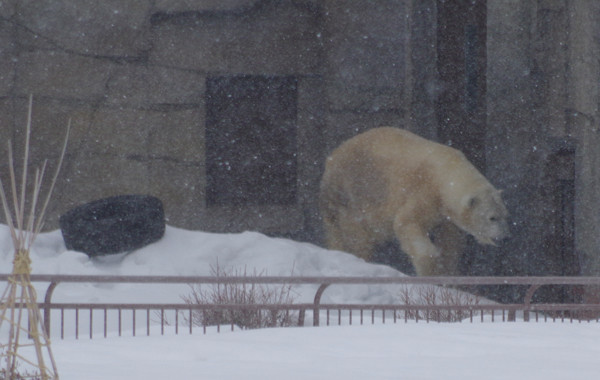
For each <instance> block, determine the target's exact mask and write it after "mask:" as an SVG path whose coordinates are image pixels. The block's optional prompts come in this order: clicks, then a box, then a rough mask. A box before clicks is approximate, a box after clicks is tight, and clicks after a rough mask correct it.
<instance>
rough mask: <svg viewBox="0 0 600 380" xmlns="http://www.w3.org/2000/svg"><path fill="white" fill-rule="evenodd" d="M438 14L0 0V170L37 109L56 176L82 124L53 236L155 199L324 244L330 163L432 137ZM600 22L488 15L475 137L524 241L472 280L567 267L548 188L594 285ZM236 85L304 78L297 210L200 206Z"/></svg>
mask: <svg viewBox="0 0 600 380" xmlns="http://www.w3.org/2000/svg"><path fill="white" fill-rule="evenodd" d="M439 2H440V0H405V1H372V2H368V4H367V5H365V2H363V1H359V0H356V1H337V0H300V1H298V0H295V1H291V0H283V1H266V0H197V1H194V0H177V1H172V0H154V1H150V0H147V1H138V0H135V1H134V0H110V1H102V2H98V1H88V0H82V1H76V2H74V1H68V0H54V1H48V2H40V1H33V0H27V1H24V0H20V1H18V0H8V1H3V2H1V3H0V125H1V128H0V139H1V140H2V141H0V155H1V156H0V173H1V174H2V175H3V178H4V177H6V174H7V173H6V172H7V164H6V160H5V159H4V157H6V140H7V139H11V140H13V142H14V145H15V147H16V148H15V150H16V153H17V155H20V154H21V145H22V136H23V133H22V132H23V128H24V123H25V118H26V106H27V98H28V96H29V94H33V95H34V97H35V100H34V114H33V128H34V138H33V141H32V152H33V157H32V160H33V162H34V163H37V164H40V163H41V162H42V160H43V159H44V158H49V159H51V166H52V164H53V163H54V161H53V159H55V158H56V156H57V155H58V151H59V149H60V145H61V142H62V138H63V133H64V131H65V125H66V123H67V120H68V119H69V118H70V119H71V120H72V125H73V129H72V135H71V140H70V144H69V149H68V156H67V161H66V162H65V165H64V168H63V172H62V174H61V177H60V181H59V183H58V186H57V189H56V194H55V197H54V199H53V202H52V203H51V205H50V209H49V215H48V216H49V218H48V224H47V228H48V229H52V228H56V227H57V219H58V216H59V215H60V214H61V213H63V212H65V211H67V210H68V209H70V208H71V207H73V206H76V205H78V204H82V203H84V202H87V201H91V200H94V199H97V198H101V197H106V196H110V195H117V194H124V193H145V194H152V195H155V196H158V197H159V198H160V199H162V200H163V202H164V204H165V210H166V214H167V218H168V223H169V224H171V225H174V226H179V227H184V228H190V229H203V230H208V231H218V232H236V231H243V230H246V229H250V230H258V231H262V232H265V233H269V234H273V235H284V236H290V237H294V238H298V239H302V240H308V241H313V242H320V237H319V231H320V223H319V216H318V212H317V200H316V193H317V189H318V182H319V178H320V176H321V173H322V170H323V162H324V159H325V157H326V156H327V154H328V153H329V152H330V151H331V150H332V149H333V148H335V147H336V146H337V145H339V144H340V143H341V142H342V141H343V140H345V139H347V138H349V137H351V136H353V135H355V134H357V133H359V132H361V131H364V130H366V129H369V128H372V127H377V126H381V125H392V126H404V127H406V128H409V129H411V130H413V131H416V132H418V133H420V134H421V135H423V136H425V137H428V138H433V139H436V138H437V137H438V133H439V132H440V130H441V129H440V125H439V118H440V117H441V116H443V112H440V91H442V90H443V88H444V85H447V84H444V83H441V81H440V75H439V69H440V68H439V67H438V64H439V60H438V58H439V57H438V55H439V49H440V46H441V45H440V44H439V43H438V42H439V41H438V40H439V39H440V38H442V39H443V38H445V37H444V31H443V30H442V31H440V30H438V23H439V22H440V21H439V17H440V15H439V14H438V8H439V7H438V6H439V5H440V4H439ZM479 4H480V3H479ZM599 8H600V6H599V5H597V4H596V2H585V1H576V0H561V1H557V0H536V1H514V0H494V1H489V0H488V1H487V9H486V14H487V15H486V16H485V17H487V28H486V30H485V33H482V34H480V36H486V37H485V38H486V39H487V40H486V46H487V50H486V52H485V57H479V59H482V58H483V59H485V62H486V63H485V65H484V66H485V68H484V69H485V77H486V79H485V84H486V86H485V87H486V88H485V92H482V93H484V94H485V107H484V108H486V117H485V118H484V119H485V123H483V124H486V125H481V126H473V127H472V128H465V131H471V132H472V131H473V130H474V129H476V130H477V132H478V133H480V132H481V131H479V128H484V129H485V131H484V132H485V133H484V135H485V143H484V145H485V147H484V148H483V149H484V152H471V153H473V154H475V155H477V157H483V156H485V157H484V158H485V159H484V160H483V159H482V162H485V165H482V167H483V166H485V167H486V170H485V171H486V173H485V174H486V175H487V176H488V177H489V178H490V179H491V180H492V182H493V183H494V184H496V185H497V186H498V187H500V188H503V189H505V198H506V200H507V204H508V207H509V209H510V211H511V214H512V216H513V222H514V231H515V234H514V238H513V239H512V240H511V242H509V243H508V244H507V245H505V246H504V247H502V248H498V249H490V250H488V251H487V253H486V255H481V254H479V251H478V254H477V255H475V256H477V257H478V260H480V261H481V264H482V265H483V267H484V269H482V270H479V272H478V273H479V274H486V273H493V274H536V273H554V271H556V268H558V267H559V266H560V264H561V263H560V260H561V259H560V258H559V257H558V256H556V255H554V256H552V255H551V254H548V252H550V251H551V250H552V245H553V244H552V242H553V241H555V240H553V239H555V238H556V236H558V235H560V234H559V232H557V231H558V228H559V226H558V223H559V221H557V220H556V218H555V215H556V207H555V206H556V205H555V204H552V202H555V201H556V194H554V193H553V191H548V189H549V186H548V183H550V182H552V181H555V182H556V181H558V182H560V181H566V182H565V183H567V184H569V183H574V187H575V191H574V198H573V201H572V202H571V203H572V205H571V206H572V207H571V209H572V210H573V211H572V212H573V215H572V218H571V216H569V218H571V219H573V231H574V232H573V235H574V238H573V239H574V249H575V250H576V251H577V254H578V257H579V258H581V261H582V263H583V264H582V266H581V268H583V271H584V273H586V274H598V273H600V259H599V257H600V256H599V255H598V248H597V247H598V245H599V244H600V241H599V239H600V238H599V236H600V212H599V211H600V204H599V202H598V200H597V194H598V188H599V186H600V182H599V179H600V174H599V173H598V170H597V168H598V167H599V164H600V162H599V161H600V149H599V148H598V146H600V141H599V139H600V137H598V129H599V125H598V120H600V115H598V105H599V104H600V99H599V95H598V83H599V82H600V81H599V79H600V68H599V63H598V59H597V57H598V55H599V54H598V50H599V46H600V37H599V36H600V31H599V26H598V23H597V22H595V20H598V19H599V18H600V9H599ZM447 16H448V15H445V16H444V17H446V18H447V19H450V18H448V17H447ZM454 32H456V31H454ZM454 37H456V36H454ZM458 37H460V36H458ZM458 40H460V39H458ZM444 46H447V45H444ZM459 61H460V60H458V61H457V62H459ZM460 71H461V70H457V72H460ZM464 71H467V70H466V68H465V70H464ZM227 75H265V76H278V75H279V76H294V78H296V79H297V83H298V87H297V104H296V107H297V120H296V126H297V133H298V136H297V163H298V165H297V168H298V169H297V170H298V172H297V177H298V178H297V189H298V194H297V201H296V203H295V204H291V205H248V206H212V207H207V206H206V202H205V188H206V185H207V179H206V163H205V157H206V147H205V140H204V136H205V125H206V112H207V110H206V101H205V96H206V95H205V92H206V80H207V78H208V77H211V76H227ZM456 83H460V80H458V81H457V82H456ZM457 91H462V90H460V89H458V90H457ZM461 131H462V129H461ZM452 132H453V131H445V133H446V135H449V136H453V133H452ZM461 133H462V132H461ZM454 135H456V136H454V137H456V138H458V137H460V133H455V134H454ZM482 135H483V134H482ZM478 136H479V135H478ZM446 137H447V136H446ZM465 139H466V140H469V139H470V136H465ZM458 145H460V142H459V143H458ZM477 149H481V148H480V147H479V148H477ZM554 163H560V165H562V166H560V165H559V166H560V167H561V168H562V169H560V170H558V169H557V170H552V168H553V166H552V165H554ZM571 166H572V167H573V168H574V169H573V170H571V169H570V168H571ZM50 169H52V167H50ZM549 181H550V182H549ZM563 211H564V210H563ZM563 211H561V212H563ZM567 214H568V212H567ZM569 220H570V219H569ZM560 228H563V227H560ZM563 232H564V231H563ZM477 249H479V247H478V248H477ZM475 264H477V263H475Z"/></svg>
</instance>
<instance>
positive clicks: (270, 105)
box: [205, 75, 297, 207]
mask: <svg viewBox="0 0 600 380" xmlns="http://www.w3.org/2000/svg"><path fill="white" fill-rule="evenodd" d="M296 114H297V79H296V78H295V77H292V76H256V75H244V76H219V77H209V78H208V79H207V81H206V136H205V141H206V178H207V185H206V204H207V206H208V207H210V206H240V205H288V204H294V203H295V202H296V195H297V194H296V193H297V160H296V156H297V143H296V135H297V133H296Z"/></svg>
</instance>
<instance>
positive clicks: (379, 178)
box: [319, 127, 508, 276]
mask: <svg viewBox="0 0 600 380" xmlns="http://www.w3.org/2000/svg"><path fill="white" fill-rule="evenodd" d="M319 203H320V209H321V216H322V218H323V225H324V229H325V238H326V245H327V247H328V248H330V249H336V250H341V251H346V252H351V253H353V254H355V255H357V256H359V257H362V258H364V259H365V260H370V259H371V258H372V256H373V254H374V250H375V247H376V246H377V245H379V244H383V243H385V242H387V241H390V240H392V239H393V238H394V237H395V238H397V239H398V241H399V243H400V246H401V248H402V250H403V251H404V252H405V253H406V254H408V256H409V257H410V259H411V261H412V264H413V265H414V267H415V270H416V272H417V275H420V276H427V275H439V274H452V273H455V271H456V264H457V261H458V257H459V254H460V252H459V249H457V248H456V247H452V241H453V240H454V239H455V238H454V237H446V238H442V239H437V238H436V244H434V242H432V240H431V237H430V236H431V233H432V231H434V230H436V231H444V232H445V233H446V235H448V236H450V235H455V234H456V232H458V233H459V234H461V233H460V230H463V231H465V232H467V233H469V234H471V235H473V236H474V237H475V239H476V240H477V241H478V242H479V243H480V244H493V245H495V244H496V242H498V241H500V240H502V239H503V238H505V237H506V236H507V235H508V226H507V223H506V218H507V216H508V212H507V210H506V207H505V206H504V204H503V202H502V199H501V196H500V191H498V190H496V189H495V188H494V187H493V186H492V185H491V184H490V183H489V182H488V181H487V180H486V178H485V177H484V176H483V175H482V174H481V173H479V171H477V169H476V168H475V167H474V166H473V165H472V164H471V163H470V162H469V161H468V160H467V159H466V158H465V156H464V155H463V154H462V153H461V152H460V151H458V150H456V149H453V148H451V147H449V146H446V145H442V144H438V143H435V142H433V141H429V140H426V139H424V138H422V137H419V136H417V135H415V134H413V133H410V132H408V131H406V130H403V129H399V128H392V127H381V128H375V129H371V130H369V131H367V132H365V133H362V134H359V135H357V136H355V137H353V138H351V139H349V140H347V141H346V142H344V143H343V144H342V145H340V146H339V147H338V148H337V149H335V150H334V151H333V153H332V154H331V155H330V156H329V157H328V158H327V161H326V164H325V172H324V174H323V178H322V180H321V186H320V194H319ZM456 227H458V228H456ZM459 229H460V230H459ZM463 235H464V234H463ZM436 236H437V235H436ZM440 240H442V241H443V240H445V241H446V243H448V244H446V246H443V245H440V244H439V241H440ZM446 248H447V249H446Z"/></svg>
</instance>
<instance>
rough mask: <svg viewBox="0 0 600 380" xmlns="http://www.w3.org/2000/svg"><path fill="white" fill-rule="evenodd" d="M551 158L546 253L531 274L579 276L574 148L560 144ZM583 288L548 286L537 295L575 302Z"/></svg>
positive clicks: (545, 183) (546, 199) (544, 237)
mask: <svg viewBox="0 0 600 380" xmlns="http://www.w3.org/2000/svg"><path fill="white" fill-rule="evenodd" d="M557 145H558V147H555V149H554V152H553V153H552V154H550V155H549V156H548V159H547V162H546V167H545V170H544V178H543V184H542V186H541V189H542V191H541V195H542V197H543V200H544V205H545V208H544V210H543V215H542V216H543V219H542V220H543V223H544V226H545V228H544V229H543V235H542V247H543V250H542V251H541V252H540V253H539V254H538V255H539V257H535V258H534V259H533V260H530V267H529V268H528V273H531V274H537V275H554V276H577V275H580V274H581V267H580V262H579V257H578V255H577V253H576V251H575V206H574V205H575V147H574V143H573V142H571V141H560V142H559V143H558V144H557ZM581 294H582V292H581V289H579V288H576V287H568V286H547V287H544V288H542V289H540V290H539V291H538V292H537V293H536V298H535V299H536V300H538V301H543V302H576V301H579V300H580V297H581Z"/></svg>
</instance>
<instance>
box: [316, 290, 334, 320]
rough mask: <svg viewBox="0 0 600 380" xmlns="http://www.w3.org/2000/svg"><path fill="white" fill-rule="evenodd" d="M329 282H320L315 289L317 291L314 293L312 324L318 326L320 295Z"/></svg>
mask: <svg viewBox="0 0 600 380" xmlns="http://www.w3.org/2000/svg"><path fill="white" fill-rule="evenodd" d="M329 285H331V284H321V286H319V289H317V293H316V294H315V301H314V302H313V304H314V305H315V307H314V308H313V326H319V311H320V310H319V304H320V303H321V296H322V295H323V292H324V291H325V289H327V287H328V286H329Z"/></svg>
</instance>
